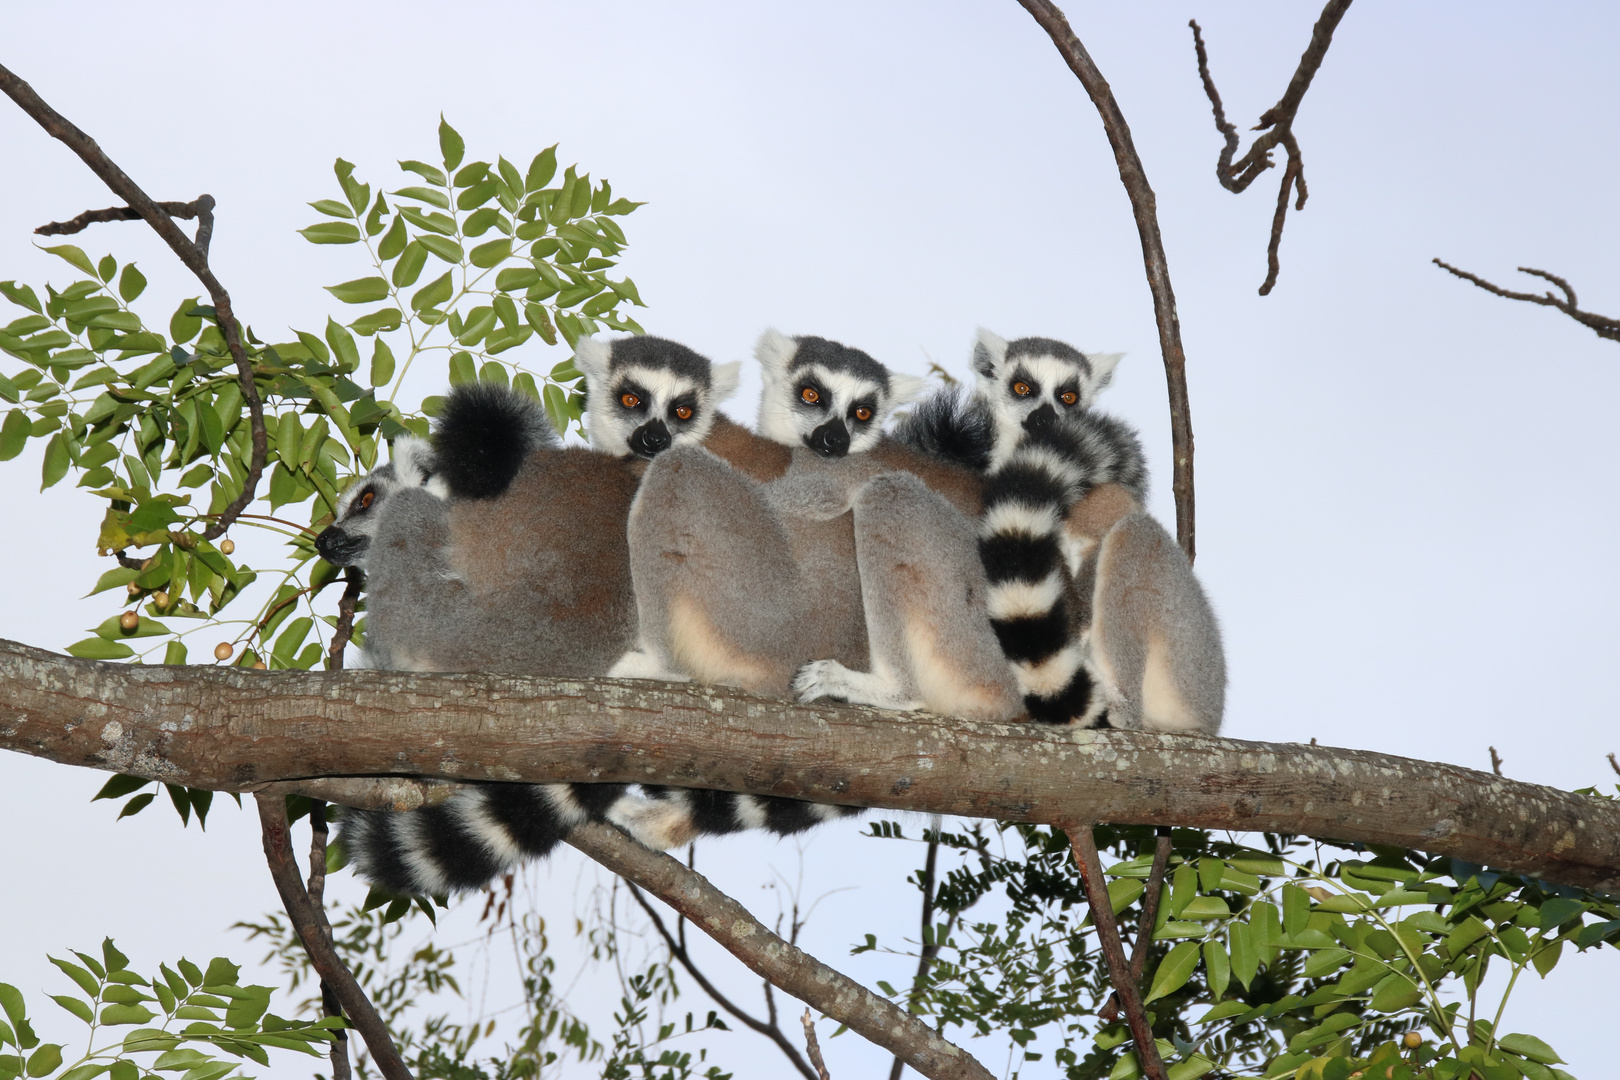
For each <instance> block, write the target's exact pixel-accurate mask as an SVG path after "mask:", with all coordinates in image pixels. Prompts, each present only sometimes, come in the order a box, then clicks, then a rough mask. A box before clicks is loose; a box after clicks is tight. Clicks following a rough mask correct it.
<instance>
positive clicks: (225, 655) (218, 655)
mask: <svg viewBox="0 0 1620 1080" xmlns="http://www.w3.org/2000/svg"><path fill="white" fill-rule="evenodd" d="M235 651H236V650H235V649H233V648H231V643H230V642H228V641H222V642H220V643H219V644H218V645H215V646H214V659H215V660H229V659H230V658H231V654H232V653H234V652H235Z"/></svg>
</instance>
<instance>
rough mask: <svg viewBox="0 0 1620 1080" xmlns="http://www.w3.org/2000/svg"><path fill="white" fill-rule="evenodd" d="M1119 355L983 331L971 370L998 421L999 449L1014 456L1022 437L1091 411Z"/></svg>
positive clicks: (1047, 339) (997, 438)
mask: <svg viewBox="0 0 1620 1080" xmlns="http://www.w3.org/2000/svg"><path fill="white" fill-rule="evenodd" d="M1120 355H1121V354H1119V353H1093V354H1092V355H1091V356H1086V355H1084V354H1083V353H1081V352H1080V351H1079V350H1077V349H1075V348H1073V347H1071V346H1069V345H1065V344H1064V343H1063V342H1061V341H1054V340H1053V339H1051V338H1036V337H1028V338H1018V339H1017V340H1015V341H1012V342H1008V341H1004V340H1003V339H1001V338H1000V337H998V336H996V335H995V334H992V333H991V332H990V331H988V330H983V329H981V330H980V331H979V337H978V341H977V342H976V343H975V344H974V346H973V370H974V372H975V373H976V374H977V375H978V378H979V390H978V392H979V395H980V396H981V397H982V398H984V400H985V401H986V402H987V403H988V404H989V405H990V411H991V414H992V415H993V416H994V417H995V422H996V445H997V447H998V449H1005V451H1006V452H1010V451H1011V448H1012V446H1013V444H1015V443H1017V441H1018V437H1019V435H1020V433H1021V432H1023V431H1025V430H1037V429H1040V428H1043V427H1048V426H1050V425H1053V424H1060V423H1062V422H1063V421H1064V420H1066V419H1068V418H1070V417H1072V416H1074V415H1076V414H1077V413H1080V412H1082V411H1084V410H1085V409H1088V408H1090V407H1091V406H1092V404H1093V403H1094V402H1095V401H1096V400H1097V395H1098V393H1100V392H1101V391H1102V389H1103V388H1104V387H1106V386H1107V385H1108V383H1109V381H1110V380H1111V379H1112V378H1113V375H1114V367H1115V366H1116V365H1117V364H1118V363H1119V360H1120Z"/></svg>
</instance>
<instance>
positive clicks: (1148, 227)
mask: <svg viewBox="0 0 1620 1080" xmlns="http://www.w3.org/2000/svg"><path fill="white" fill-rule="evenodd" d="M1018 2H1019V4H1021V5H1022V6H1023V8H1024V9H1025V10H1026V11H1028V12H1029V13H1030V14H1031V15H1033V16H1034V17H1035V21H1036V22H1037V23H1039V24H1040V27H1041V29H1042V30H1045V31H1046V34H1047V36H1048V37H1050V38H1051V39H1052V44H1053V45H1056V46H1057V50H1058V53H1059V55H1061V56H1062V57H1063V60H1064V62H1065V63H1067V64H1068V65H1069V70H1070V71H1072V72H1074V74H1075V77H1076V78H1078V79H1079V80H1080V85H1081V86H1082V87H1084V88H1085V91H1086V94H1087V96H1088V97H1090V98H1091V103H1092V104H1093V105H1094V106H1096V108H1097V113H1098V115H1100V116H1101V117H1102V124H1103V131H1104V132H1106V133H1107V135H1108V144H1109V145H1110V146H1111V147H1113V150H1114V162H1115V164H1116V165H1117V166H1118V168H1119V179H1120V183H1122V184H1124V185H1125V193H1126V194H1127V195H1129V196H1130V200H1131V214H1132V215H1133V216H1134V217H1135V219H1136V231H1137V234H1138V235H1139V236H1140V237H1141V239H1142V262H1143V265H1144V266H1145V268H1146V270H1147V280H1148V290H1149V291H1150V292H1151V293H1152V294H1153V317H1154V321H1155V322H1156V323H1157V325H1158V330H1159V351H1160V353H1162V354H1163V356H1164V375H1165V385H1166V388H1167V389H1168V391H1169V395H1170V445H1171V463H1172V473H1171V481H1170V489H1171V492H1172V493H1173V494H1174V495H1175V499H1176V541H1177V542H1178V543H1180V545H1181V550H1182V551H1184V552H1186V553H1187V559H1188V561H1189V562H1190V561H1192V560H1193V559H1194V558H1195V557H1196V555H1197V548H1198V543H1197V528H1196V525H1195V522H1194V503H1193V431H1192V407H1191V405H1190V404H1189V402H1188V400H1187V353H1186V351H1185V350H1184V349H1183V348H1182V347H1181V318H1180V316H1179V315H1177V314H1176V294H1175V292H1174V290H1172V289H1171V287H1170V263H1169V261H1168V260H1167V259H1166V257H1165V253H1164V240H1163V239H1162V238H1161V237H1160V236H1159V217H1158V200H1157V198H1156V197H1155V196H1154V194H1153V188H1152V187H1151V186H1150V185H1149V184H1148V179H1147V173H1146V171H1144V170H1143V168H1142V159H1141V157H1140V156H1139V155H1138V154H1137V152H1136V145H1135V144H1134V143H1133V142H1132V141H1131V129H1130V125H1128V124H1127V123H1125V114H1124V113H1122V112H1120V109H1119V102H1117V101H1115V100H1114V92H1113V90H1112V89H1110V88H1109V86H1108V80H1107V79H1104V78H1103V76H1102V72H1101V71H1099V70H1098V69H1097V65H1096V63H1095V62H1093V61H1092V59H1091V54H1090V53H1088V52H1087V51H1086V47H1085V46H1084V45H1083V44H1081V42H1080V39H1079V38H1078V37H1076V36H1075V33H1074V30H1073V29H1072V28H1071V27H1070V26H1069V20H1068V19H1067V18H1065V17H1064V15H1063V12H1062V10H1061V9H1060V8H1059V7H1058V6H1057V5H1056V4H1054V3H1052V2H1051V0H1018Z"/></svg>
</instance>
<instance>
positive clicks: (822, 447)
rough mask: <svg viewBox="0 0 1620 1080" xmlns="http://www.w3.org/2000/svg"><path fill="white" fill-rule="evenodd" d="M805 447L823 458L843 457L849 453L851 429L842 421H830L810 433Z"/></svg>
mask: <svg viewBox="0 0 1620 1080" xmlns="http://www.w3.org/2000/svg"><path fill="white" fill-rule="evenodd" d="M805 445H807V446H809V447H810V449H812V450H814V451H815V452H816V453H818V454H820V455H821V456H822V457H843V456H844V455H845V454H847V453H849V428H847V427H845V426H844V422H843V421H842V420H829V421H827V422H826V423H825V424H822V425H821V426H820V427H818V428H816V430H814V431H812V432H811V433H810V437H809V438H808V439H806V440H805Z"/></svg>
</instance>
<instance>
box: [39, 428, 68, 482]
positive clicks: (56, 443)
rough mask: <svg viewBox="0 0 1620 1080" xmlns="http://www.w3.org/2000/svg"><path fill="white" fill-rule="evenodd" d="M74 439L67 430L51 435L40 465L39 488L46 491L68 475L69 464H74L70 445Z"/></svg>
mask: <svg viewBox="0 0 1620 1080" xmlns="http://www.w3.org/2000/svg"><path fill="white" fill-rule="evenodd" d="M71 442H72V440H71V438H70V437H69V435H68V433H67V432H65V431H58V432H57V433H56V434H55V435H52V436H51V441H50V442H48V443H46V444H45V461H44V464H43V465H41V466H40V485H39V490H41V491H44V490H45V489H46V488H48V487H52V486H54V485H55V484H56V482H57V481H59V480H61V479H62V477H64V476H66V475H67V471H68V466H69V465H71V464H73V459H72V457H71V456H70V453H69V450H68V447H69V445H70V444H71Z"/></svg>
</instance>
